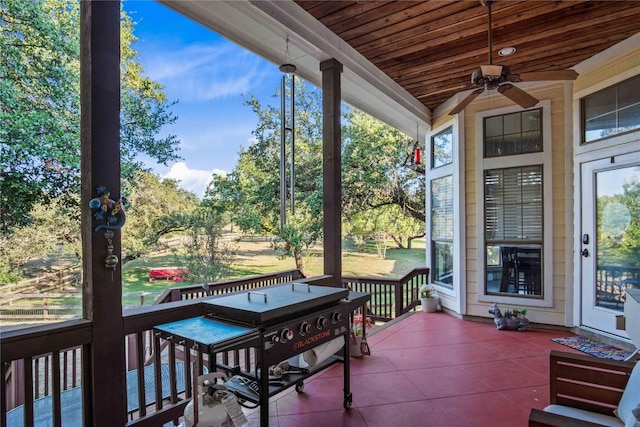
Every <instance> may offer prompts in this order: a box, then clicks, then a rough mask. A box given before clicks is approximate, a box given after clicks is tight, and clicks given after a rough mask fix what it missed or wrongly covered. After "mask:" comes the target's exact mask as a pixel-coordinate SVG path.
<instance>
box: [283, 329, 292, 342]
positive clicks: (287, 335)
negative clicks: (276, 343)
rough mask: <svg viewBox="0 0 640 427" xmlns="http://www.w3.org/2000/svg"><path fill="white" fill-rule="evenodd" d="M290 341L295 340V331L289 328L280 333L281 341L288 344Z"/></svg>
mask: <svg viewBox="0 0 640 427" xmlns="http://www.w3.org/2000/svg"><path fill="white" fill-rule="evenodd" d="M290 339H293V331H292V330H291V329H289V328H284V329H283V330H282V332H280V340H281V341H282V342H287V341H289V340H290Z"/></svg>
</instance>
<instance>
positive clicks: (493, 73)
mask: <svg viewBox="0 0 640 427" xmlns="http://www.w3.org/2000/svg"><path fill="white" fill-rule="evenodd" d="M480 69H481V70H482V75H483V76H484V77H485V78H486V79H490V80H493V79H498V78H499V77H500V75H502V65H481V66H480Z"/></svg>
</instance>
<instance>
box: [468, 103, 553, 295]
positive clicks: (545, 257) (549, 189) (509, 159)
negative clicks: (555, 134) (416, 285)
mask: <svg viewBox="0 0 640 427" xmlns="http://www.w3.org/2000/svg"><path fill="white" fill-rule="evenodd" d="M533 109H541V110H542V151H541V152H534V153H526V154H513V155H508V156H506V155H505V156H500V157H489V158H484V156H483V153H484V144H483V141H484V139H483V137H484V119H485V118H486V117H491V116H496V115H502V114H510V113H513V112H516V111H520V110H522V109H521V108H520V107H518V106H510V107H505V108H499V109H494V110H486V111H480V112H478V114H477V117H476V142H477V143H476V159H477V160H476V161H477V167H476V202H477V203H476V214H477V224H476V225H477V233H476V235H477V248H476V249H477V253H478V257H477V282H476V283H477V297H478V301H479V302H495V303H500V304H505V305H515V306H530V307H552V306H553V165H552V140H551V135H552V133H551V101H550V100H542V101H540V102H539V103H538V105H536V107H535V108H532V110H533ZM532 165H541V166H542V183H543V187H542V194H543V204H542V208H543V232H542V255H541V258H542V263H543V264H542V282H543V285H542V286H543V288H542V298H540V297H535V298H532V297H530V296H529V297H526V296H518V295H516V294H506V293H501V294H496V293H491V294H489V293H488V292H487V291H486V284H485V277H486V249H485V248H486V241H485V189H484V176H485V171H486V170H490V169H508V168H512V167H523V166H532ZM522 245H523V246H526V242H523V243H522Z"/></svg>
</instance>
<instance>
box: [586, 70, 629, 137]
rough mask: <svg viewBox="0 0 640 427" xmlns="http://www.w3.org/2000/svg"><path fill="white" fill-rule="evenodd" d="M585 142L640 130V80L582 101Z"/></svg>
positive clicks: (623, 84)
mask: <svg viewBox="0 0 640 427" xmlns="http://www.w3.org/2000/svg"><path fill="white" fill-rule="evenodd" d="M581 112H582V129H583V131H582V142H583V143H589V142H593V141H596V140H599V139H603V138H607V137H610V136H614V135H617V134H621V133H625V132H630V131H632V130H636V129H640V76H636V77H633V78H631V79H629V80H626V81H624V82H622V83H620V84H617V85H615V86H612V87H609V88H607V89H603V90H601V91H599V92H596V93H594V94H591V95H589V96H586V97H585V98H583V99H582V100H581Z"/></svg>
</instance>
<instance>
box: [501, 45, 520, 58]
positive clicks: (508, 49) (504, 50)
mask: <svg viewBox="0 0 640 427" xmlns="http://www.w3.org/2000/svg"><path fill="white" fill-rule="evenodd" d="M514 53H516V48H515V47H512V46H508V47H503V48H502V49H500V50H499V51H498V55H500V56H509V55H513V54H514Z"/></svg>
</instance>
